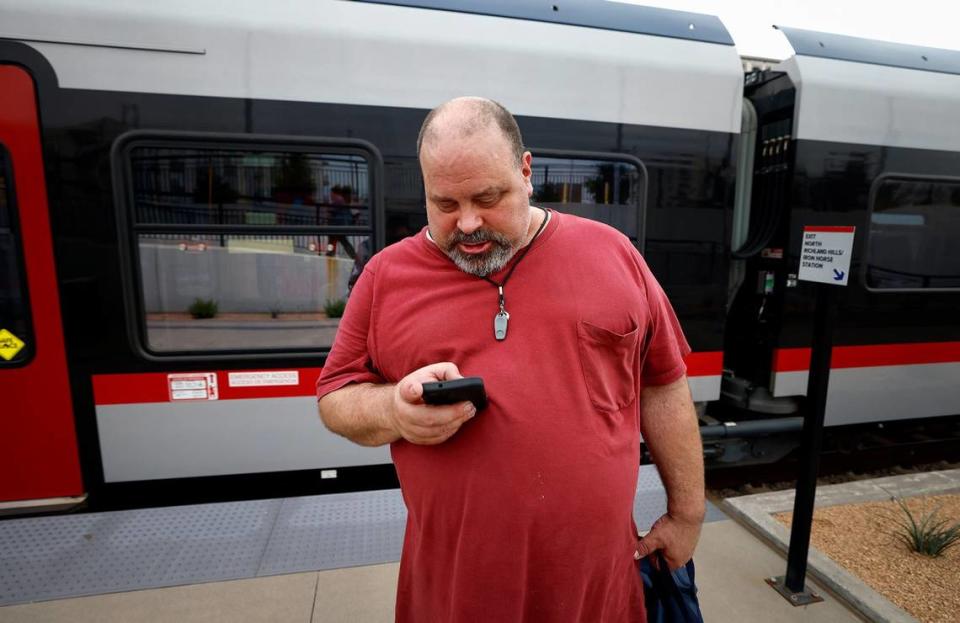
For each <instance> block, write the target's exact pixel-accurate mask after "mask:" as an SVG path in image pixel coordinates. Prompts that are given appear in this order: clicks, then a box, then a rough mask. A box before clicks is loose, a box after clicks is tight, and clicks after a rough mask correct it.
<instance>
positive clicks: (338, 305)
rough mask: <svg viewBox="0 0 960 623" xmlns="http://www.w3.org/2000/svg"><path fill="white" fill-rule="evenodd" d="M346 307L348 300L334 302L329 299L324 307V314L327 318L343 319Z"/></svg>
mask: <svg viewBox="0 0 960 623" xmlns="http://www.w3.org/2000/svg"><path fill="white" fill-rule="evenodd" d="M346 307H347V301H346V299H336V300H334V301H331V300H329V299H327V302H326V303H325V304H324V305H323V313H325V314H326V315H327V318H341V317H343V310H344V309H346Z"/></svg>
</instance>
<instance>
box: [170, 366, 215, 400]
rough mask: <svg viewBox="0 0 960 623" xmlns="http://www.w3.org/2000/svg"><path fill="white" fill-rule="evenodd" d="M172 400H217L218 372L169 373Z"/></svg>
mask: <svg viewBox="0 0 960 623" xmlns="http://www.w3.org/2000/svg"><path fill="white" fill-rule="evenodd" d="M167 385H168V387H169V390H170V400H217V399H218V398H219V394H218V392H217V373H216V372H196V373H194V372H187V373H178V374H168V375H167Z"/></svg>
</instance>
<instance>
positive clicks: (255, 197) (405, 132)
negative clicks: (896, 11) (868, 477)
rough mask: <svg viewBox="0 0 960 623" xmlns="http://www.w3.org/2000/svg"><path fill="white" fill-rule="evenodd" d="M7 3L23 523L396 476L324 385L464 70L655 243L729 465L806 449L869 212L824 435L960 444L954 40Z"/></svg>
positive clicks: (337, 9)
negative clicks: (365, 276) (881, 434)
mask: <svg viewBox="0 0 960 623" xmlns="http://www.w3.org/2000/svg"><path fill="white" fill-rule="evenodd" d="M0 13H2V14H3V16H4V19H3V24H2V29H0V93H2V97H0V279H2V281H0V404H2V405H3V407H2V409H0V474H3V476H2V479H0V481H2V484H0V514H5V515H9V514H22V513H36V512H56V511H64V510H68V509H81V510H82V509H94V510H95V509H108V508H133V507H137V506H148V505H164V504H183V503H196V502H206V501H217V500H228V499H249V498H264V497H284V496H291V495H307V494H322V493H331V492H342V491H358V490H370V489H378V488H390V487H396V486H397V481H396V474H395V472H394V469H393V466H392V464H391V462H390V456H389V449H388V448H385V447H382V448H364V447H360V446H357V445H354V444H352V443H350V442H348V441H346V440H345V439H342V438H340V437H338V436H336V435H334V434H332V433H330V432H328V431H327V430H326V429H325V428H324V427H323V426H322V424H321V422H320V420H319V418H318V417H317V412H316V398H315V388H314V384H315V381H316V378H317V376H318V374H319V371H320V369H321V368H322V366H323V362H324V357H325V356H326V353H327V352H328V351H329V348H330V346H331V344H332V341H333V337H334V335H335V334H336V328H337V325H338V323H339V317H340V315H342V313H343V308H344V306H345V305H346V303H347V301H348V300H349V294H350V290H351V288H352V285H353V283H354V282H355V280H356V278H357V276H358V275H359V273H360V272H361V271H362V269H363V265H364V263H365V262H366V261H367V260H368V259H369V258H370V257H371V256H372V255H373V254H374V253H376V252H377V251H379V250H380V249H382V248H383V247H384V246H386V245H389V244H391V243H393V242H396V241H398V240H400V239H402V238H403V237H405V236H409V235H413V234H415V233H417V232H418V231H420V230H421V229H422V228H423V226H424V225H425V222H426V218H425V212H424V208H423V204H424V196H423V185H422V180H421V178H420V172H419V167H418V162H417V157H416V137H417V132H418V130H419V127H420V124H421V122H422V120H423V118H424V116H425V114H426V113H427V111H429V110H430V109H431V108H433V107H434V106H436V105H438V104H439V103H441V102H443V101H445V100H447V99H449V98H452V97H455V96H460V95H469V94H473V95H484V96H487V97H490V98H493V99H495V100H497V101H499V102H501V103H503V104H504V105H505V106H506V107H507V108H508V109H510V110H511V111H512V112H513V113H514V114H515V115H516V117H517V120H518V123H519V125H520V128H521V130H522V133H523V137H524V141H525V143H526V146H527V149H529V150H530V151H531V152H532V154H533V186H534V195H533V199H532V201H533V202H534V203H535V204H536V205H541V206H546V207H550V208H552V209H555V210H558V211H563V212H569V213H572V214H577V215H579V216H583V217H586V218H591V219H596V220H599V221H602V222H605V223H607V224H609V225H610V226H612V227H614V228H615V229H617V230H619V231H620V232H621V233H622V234H623V235H625V236H627V237H628V238H629V239H630V240H631V241H632V242H633V243H634V244H635V245H636V247H637V249H638V250H639V251H640V252H641V253H642V254H643V255H644V257H645V258H646V261H647V263H648V264H649V265H650V267H651V269H652V270H653V272H654V274H655V275H656V277H657V278H658V280H659V281H660V283H661V284H662V285H663V287H664V289H665V291H666V292H667V294H668V296H669V298H670V300H671V302H672V304H673V306H674V309H675V310H676V313H677V315H678V318H679V319H680V322H681V324H682V326H683V329H684V332H685V334H686V336H687V339H688V341H689V343H690V345H691V347H692V349H693V352H692V353H691V354H690V355H689V357H687V360H686V363H687V367H688V378H689V384H690V388H691V391H692V394H693V397H694V400H695V401H696V403H697V405H698V413H699V415H700V419H701V424H702V430H703V431H704V440H705V450H706V452H707V458H708V465H718V466H724V465H736V464H744V463H751V462H753V463H763V462H770V461H774V460H777V459H778V458H780V457H782V456H783V455H784V454H786V453H787V452H789V451H791V449H793V448H795V447H796V444H797V439H798V433H797V431H798V422H802V420H803V417H804V413H805V411H804V394H805V392H806V383H807V378H808V371H809V366H810V364H809V360H810V349H811V339H812V338H811V332H812V329H811V324H812V314H813V309H814V287H815V285H816V284H814V283H812V282H808V281H805V280H803V279H800V278H799V273H800V262H801V250H802V245H803V232H804V230H805V228H811V227H820V228H828V229H829V228H840V229H843V230H844V231H853V232H854V238H853V243H852V245H853V246H852V256H851V258H850V259H851V263H850V267H849V275H848V276H847V277H846V278H847V279H848V282H847V285H846V286H842V287H840V286H837V288H838V289H837V291H836V299H837V310H838V311H837V313H838V321H837V327H836V330H835V334H834V347H833V359H832V370H831V377H830V390H829V396H828V402H827V408H826V425H827V430H828V431H830V430H840V429H844V430H847V429H853V430H876V429H877V427H883V426H894V425H903V424H905V423H906V424H910V425H915V426H920V427H923V426H934V427H935V428H936V430H944V431H951V430H952V431H954V432H955V433H957V434H958V436H960V433H958V431H960V418H958V414H960V322H958V312H960V245H957V244H956V241H957V240H960V52H956V51H950V50H940V49H930V48H920V47H914V46H907V45H901V44H894V43H888V42H881V41H873V40H865V39H859V38H853V37H848V36H840V35H835V34H829V33H821V32H813V31H807V30H800V29H794V28H789V27H781V31H782V33H783V35H784V36H785V37H786V39H787V40H788V41H789V43H790V44H791V46H792V48H793V50H794V52H795V53H794V54H793V55H791V56H790V57H789V58H787V59H786V60H784V61H762V60H761V61H757V60H750V59H744V58H742V57H741V56H740V54H739V53H738V51H737V48H736V45H735V42H734V40H733V39H732V38H731V36H730V34H729V32H728V31H727V29H726V28H725V27H724V25H723V23H722V22H721V21H720V20H719V19H718V18H717V17H714V16H709V15H700V14H694V13H688V12H682V11H674V10H667V9H659V8H649V7H643V6H636V5H630V4H621V3H616V2H602V1H596V0H569V1H567V0H554V2H553V3H541V2H535V1H533V0H523V1H520V0H518V1H515V2H509V3H506V2H497V3H490V2H482V1H480V0H451V1H448V2H442V1H439V0H438V1H434V0H409V1H408V0H382V1H362V0H360V1H351V0H310V1H306V0H295V1H291V2H288V3H283V4H281V5H273V4H270V3H263V2H255V1H253V0H237V1H236V2H232V3H230V8H229V10H224V9H223V7H219V6H216V5H215V4H208V3H191V2H186V1H184V0H175V1H171V2H165V3H161V4H156V3H155V4H152V5H148V4H141V3H125V2H104V1H103V0H99V1H93V0H75V1H72V2H66V1H63V0H39V1H37V2H30V3H22V2H15V1H13V0H2V1H0ZM583 244H591V241H589V240H584V241H583ZM929 430H932V429H929ZM944 434H947V433H944Z"/></svg>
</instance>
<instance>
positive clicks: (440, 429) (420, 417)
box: [398, 402, 477, 445]
mask: <svg viewBox="0 0 960 623" xmlns="http://www.w3.org/2000/svg"><path fill="white" fill-rule="evenodd" d="M476 413H477V409H476V407H474V406H473V403H471V402H460V403H457V404H455V405H438V406H431V405H406V406H405V407H404V408H403V409H402V410H401V412H400V417H399V418H398V424H399V428H400V431H399V432H400V434H401V435H402V436H403V438H404V439H406V440H407V441H410V442H412V443H416V444H421V445H434V444H438V443H442V442H444V441H446V440H447V439H449V438H450V437H452V436H453V435H454V433H456V432H457V431H458V430H460V427H461V426H463V424H464V423H465V422H467V421H468V420H469V419H470V418H472V417H473V416H474V415H476Z"/></svg>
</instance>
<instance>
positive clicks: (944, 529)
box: [891, 496, 960, 558]
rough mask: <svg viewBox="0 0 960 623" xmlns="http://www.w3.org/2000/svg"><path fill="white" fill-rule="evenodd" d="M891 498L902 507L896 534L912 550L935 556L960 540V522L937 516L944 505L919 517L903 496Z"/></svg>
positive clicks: (940, 554) (896, 519)
mask: <svg viewBox="0 0 960 623" xmlns="http://www.w3.org/2000/svg"><path fill="white" fill-rule="evenodd" d="M891 499H892V500H893V501H894V502H896V503H897V506H899V507H900V514H899V515H898V516H897V517H896V518H895V519H894V523H896V525H897V529H896V531H895V532H894V536H895V537H896V538H897V539H899V540H900V541H902V542H903V543H904V544H906V546H907V547H908V548H910V550H912V551H914V552H917V553H918V554H923V555H924V556H931V557H934V558H935V557H937V556H942V555H943V553H944V552H946V551H947V550H948V549H950V548H951V547H953V546H954V545H956V544H957V542H958V541H960V522H957V523H955V524H953V525H949V524H950V520H949V519H938V518H937V513H938V512H939V511H940V508H941V506H942V505H941V506H938V507H936V508H935V509H933V511H932V512H929V513H923V515H922V516H920V517H919V518H917V517H916V516H914V514H913V513H912V512H911V511H910V509H909V508H908V507H907V504H906V502H904V501H903V499H902V498H900V497H897V496H891Z"/></svg>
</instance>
